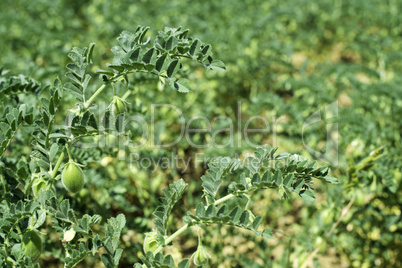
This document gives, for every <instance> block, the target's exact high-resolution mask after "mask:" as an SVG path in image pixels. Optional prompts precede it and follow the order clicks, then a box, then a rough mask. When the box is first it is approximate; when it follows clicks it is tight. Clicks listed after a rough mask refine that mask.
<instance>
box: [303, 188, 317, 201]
mask: <svg viewBox="0 0 402 268" xmlns="http://www.w3.org/2000/svg"><path fill="white" fill-rule="evenodd" d="M300 196H301V197H302V198H303V200H305V201H314V199H315V196H314V193H313V192H312V191H310V190H302V191H300Z"/></svg>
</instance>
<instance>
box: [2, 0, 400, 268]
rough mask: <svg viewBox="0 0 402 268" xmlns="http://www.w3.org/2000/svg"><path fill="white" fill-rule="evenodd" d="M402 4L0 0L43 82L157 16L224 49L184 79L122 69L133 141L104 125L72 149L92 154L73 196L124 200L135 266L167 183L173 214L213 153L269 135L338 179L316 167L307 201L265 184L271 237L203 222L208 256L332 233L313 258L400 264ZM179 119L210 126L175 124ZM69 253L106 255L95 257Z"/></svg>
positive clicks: (255, 256)
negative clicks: (221, 66) (180, 193)
mask: <svg viewBox="0 0 402 268" xmlns="http://www.w3.org/2000/svg"><path fill="white" fill-rule="evenodd" d="M401 12H402V1H399V0H368V1H361V0H320V1H311V0H281V1H279V0H266V1H262V0H261V1H260V0H243V1H239V0H234V1H230V0H222V1H209V0H204V1H179V0H170V1H161V0H154V1H145V0H141V1H128V0H122V1H107V0H92V1H91V0H83V1H78V0H52V1H50V0H1V1H0V52H1V53H0V67H1V66H2V67H3V68H4V69H7V70H10V72H11V73H13V74H19V73H22V74H24V75H27V76H30V77H32V78H34V79H36V80H37V81H40V82H41V83H42V84H51V83H52V82H53V80H54V79H55V77H57V76H60V78H61V79H62V80H64V81H66V78H65V77H63V76H64V75H63V74H64V72H65V66H66V64H67V63H68V57H67V54H68V52H69V51H70V50H71V49H72V47H74V46H79V47H83V46H88V44H89V43H91V42H95V43H96V47H95V51H94V59H95V64H94V66H93V70H94V71H95V69H97V68H102V66H105V64H106V62H110V59H111V58H112V57H113V56H112V52H111V51H110V48H111V47H112V46H114V45H116V38H117V37H118V35H119V34H120V32H121V31H123V30H127V31H134V30H135V29H136V28H137V26H138V25H143V26H150V32H149V35H154V34H155V33H156V32H157V31H158V30H161V29H163V28H164V27H179V26H181V27H183V28H188V29H190V33H191V34H192V35H193V36H195V37H197V38H200V39H201V40H203V41H204V42H206V43H209V44H211V45H212V46H213V51H214V55H215V56H216V57H217V58H219V59H221V60H222V61H223V62H224V63H225V64H226V68H227V70H226V71H224V72H218V73H217V72H208V71H205V70H204V69H203V68H201V67H199V66H196V65H194V66H191V64H190V67H189V69H188V70H187V71H188V72H189V73H191V74H193V75H192V76H190V82H191V85H192V88H193V91H192V92H190V93H187V94H182V93H179V92H176V91H174V90H168V89H163V87H161V86H160V84H158V80H157V79H156V80H155V81H154V83H153V82H152V81H151V82H149V81H148V82H147V83H144V82H143V81H142V80H141V79H140V78H139V79H138V83H132V84H130V90H131V91H132V94H131V95H130V96H129V97H128V98H127V100H128V102H129V103H131V105H132V109H133V110H134V111H137V112H139V113H141V114H143V115H144V116H145V118H146V119H147V120H148V119H149V120H151V119H152V120H153V124H154V125H153V127H154V128H153V130H154V132H153V133H152V134H153V136H152V137H151V138H148V139H145V141H143V140H141V139H140V138H139V139H138V142H139V143H141V146H138V148H131V149H129V150H125V151H124V153H122V152H121V151H119V148H116V147H115V146H114V145H113V144H114V140H113V137H106V139H105V141H104V143H103V144H104V146H102V148H101V150H99V149H94V148H92V149H91V148H90V149H85V148H80V147H76V148H73V149H72V150H74V153H75V154H79V155H81V159H82V160H83V161H84V163H83V164H86V165H87V166H88V167H90V169H87V171H86V177H87V178H88V182H87V187H86V190H85V191H84V192H81V193H80V194H79V195H77V196H76V198H75V199H74V200H71V202H72V205H71V206H72V207H74V209H75V210H76V212H77V213H81V214H85V213H88V214H91V213H97V214H100V215H101V216H102V217H103V218H108V217H110V216H115V215H117V214H118V213H124V214H125V215H126V218H127V225H126V228H125V229H124V231H123V238H122V241H121V244H122V247H123V249H124V253H123V256H122V260H121V262H120V266H119V267H132V264H133V263H134V262H135V261H138V259H139V257H140V255H141V254H142V241H143V238H144V236H143V233H145V232H149V231H150V230H152V228H153V225H152V219H153V216H152V215H151V214H152V212H153V211H154V209H155V208H156V207H157V205H158V202H157V199H158V197H159V196H161V191H160V189H162V187H166V185H167V184H168V183H172V182H173V181H174V180H177V179H179V178H183V179H184V180H185V181H186V182H187V183H189V188H188V191H187V193H186V194H185V197H184V199H183V202H182V204H180V206H178V208H177V209H176V210H175V211H174V215H175V217H173V218H172V219H171V221H172V222H174V223H176V226H180V225H181V224H182V223H181V220H182V216H183V214H184V212H185V211H187V210H190V209H192V208H194V207H195V201H194V200H195V197H196V196H200V193H199V191H201V190H199V189H202V188H201V186H200V185H201V180H200V177H201V176H202V175H203V174H204V173H205V170H206V164H207V163H208V160H209V159H211V158H213V157H217V156H231V157H235V156H239V157H240V158H245V157H247V154H248V153H252V152H254V150H255V148H256V146H259V145H263V144H269V145H270V146H278V147H279V150H280V152H290V153H293V154H300V155H302V156H305V157H308V158H310V159H314V160H317V161H318V162H319V163H320V164H322V165H329V166H330V167H331V174H332V176H333V177H336V178H338V179H339V180H340V184H338V185H332V184H331V185H325V184H323V183H322V184H321V183H316V185H315V186H316V188H315V189H316V193H317V198H316V200H315V201H314V202H308V201H305V200H301V199H297V198H290V199H289V200H282V199H278V196H277V194H275V193H272V192H261V193H260V196H259V197H260V198H257V199H255V200H253V203H254V204H253V206H254V207H255V208H256V214H259V215H262V216H263V217H264V223H263V224H265V225H266V226H269V227H270V228H271V230H272V231H273V234H274V237H273V238H272V239H270V240H263V239H262V238H261V237H255V236H254V235H253V234H252V233H249V232H244V231H239V230H237V229H233V228H228V227H225V226H215V227H213V228H209V230H210V231H209V232H207V233H205V234H204V236H205V238H204V240H205V241H203V244H204V245H205V246H206V248H207V249H208V251H209V252H210V253H212V256H213V257H212V264H211V267H251V268H254V267H255V268H257V267H300V266H301V264H302V263H303V262H304V261H305V260H306V258H307V257H308V256H309V255H310V253H312V252H313V251H314V250H315V249H316V248H317V247H318V246H319V245H320V244H321V243H322V242H323V241H324V240H325V239H327V240H326V242H324V243H323V246H322V247H321V248H320V250H319V252H318V254H317V255H316V259H315V260H314V262H313V263H312V264H311V266H310V267H367V268H368V267H402V216H401V208H402V171H401V169H402V146H401V133H402V16H401ZM184 71H186V70H184ZM100 83H101V80H100V79H99V84H100ZM95 89H96V88H95V87H93V88H92V90H95ZM116 90H117V91H119V92H122V91H123V89H122V88H117V89H116ZM112 96H113V93H112V92H111V91H110V92H108V93H105V94H104V96H102V97H101V98H103V100H104V101H105V102H107V101H108V100H110V99H111V97H112ZM69 100H70V101H69V102H65V103H64V104H63V105H65V110H66V113H67V109H69V108H70V107H72V106H73V105H74V100H73V99H72V98H70V99H69ZM59 110H60V111H62V110H63V109H59ZM58 116H59V118H58V119H57V120H59V122H63V121H64V120H65V118H64V117H63V114H62V113H59V115H58ZM200 118H204V119H200ZM223 118H225V119H223ZM183 122H185V123H183ZM183 126H186V127H189V128H191V129H207V131H199V132H197V131H194V132H189V133H188V135H184V136H180V131H181V129H182V128H183ZM208 129H209V130H208ZM170 143H172V144H173V143H174V145H171V146H158V145H163V144H170ZM26 146H27V147H29V146H30V145H29V144H27V145H26ZM380 147H383V151H384V152H383V155H382V157H381V158H379V159H378V160H376V161H375V165H374V166H371V167H369V168H367V169H362V170H359V172H357V171H356V174H355V175H356V176H355V177H356V178H355V180H354V181H353V182H351V181H350V178H349V177H348V174H351V168H353V167H355V166H356V165H357V164H358V163H360V161H361V160H362V159H365V158H366V157H368V156H369V154H370V152H372V151H374V150H376V149H378V148H380ZM352 184H353V185H354V186H355V187H351V185H352ZM356 186H357V187H356ZM352 189H353V190H352ZM351 198H354V200H355V201H354V203H353V205H352V206H351V207H350V209H349V210H348V211H347V214H346V216H345V217H343V218H342V219H341V221H340V222H339V223H338V225H337V227H336V229H335V230H334V231H333V233H331V235H330V236H329V237H328V238H326V236H327V234H328V233H329V232H330V229H331V228H332V227H333V225H334V224H335V223H336V222H337V220H338V218H339V217H340V215H341V213H342V210H343V209H344V208H345V207H346V206H347V204H348V203H349V201H350V200H351ZM47 231H48V232H49V233H47V235H46V239H47V241H46V243H45V251H46V253H45V254H43V255H42V257H41V260H40V264H41V267H62V266H61V265H60V264H58V262H57V261H55V259H54V256H57V257H58V256H60V255H61V254H62V251H61V245H60V247H57V245H59V244H60V241H59V238H58V236H57V234H56V233H54V234H53V233H51V229H50V228H49V229H47ZM196 247H197V239H196V234H195V233H192V232H191V231H190V230H188V231H187V232H186V233H185V235H183V236H181V237H180V238H178V239H177V241H175V242H174V243H173V246H172V247H169V248H168V251H167V252H168V253H170V254H172V256H173V257H175V258H178V259H179V258H184V257H186V258H188V257H190V256H191V254H192V253H193V252H194V251H195V249H196ZM78 267H103V266H102V264H101V263H100V261H99V259H97V258H95V257H93V258H87V259H86V260H85V263H81V264H80V265H79V266H78Z"/></svg>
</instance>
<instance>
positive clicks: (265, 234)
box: [262, 228, 274, 239]
mask: <svg viewBox="0 0 402 268" xmlns="http://www.w3.org/2000/svg"><path fill="white" fill-rule="evenodd" d="M262 237H264V238H267V239H269V238H272V237H274V235H273V234H272V232H271V230H270V229H269V228H265V229H264V231H263V232H262Z"/></svg>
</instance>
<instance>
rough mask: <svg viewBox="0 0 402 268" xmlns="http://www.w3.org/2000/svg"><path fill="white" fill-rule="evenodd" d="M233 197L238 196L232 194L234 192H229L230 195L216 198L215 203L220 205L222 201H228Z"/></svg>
mask: <svg viewBox="0 0 402 268" xmlns="http://www.w3.org/2000/svg"><path fill="white" fill-rule="evenodd" d="M233 197H236V196H235V195H232V194H228V195H226V196H224V197H222V198H221V199H218V200H216V201H215V203H214V205H215V206H217V205H219V204H220V203H223V202H226V201H227V200H229V199H232V198H233Z"/></svg>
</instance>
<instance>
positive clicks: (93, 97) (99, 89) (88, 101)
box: [84, 84, 107, 109]
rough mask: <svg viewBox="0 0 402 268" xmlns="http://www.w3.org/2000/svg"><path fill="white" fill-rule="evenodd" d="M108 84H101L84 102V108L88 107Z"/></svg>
mask: <svg viewBox="0 0 402 268" xmlns="http://www.w3.org/2000/svg"><path fill="white" fill-rule="evenodd" d="M106 86H107V84H103V85H101V86H100V87H99V88H98V89H97V90H96V91H95V93H94V94H93V95H92V96H91V97H90V98H89V100H87V101H86V102H85V103H84V108H85V109H87V108H88V107H89V105H90V104H91V103H92V102H93V101H94V99H95V98H96V97H97V96H98V95H99V94H100V93H101V92H102V91H103V90H104V89H105V88H106Z"/></svg>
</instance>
